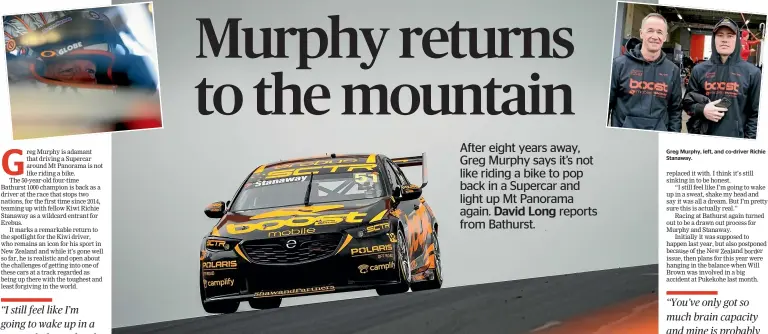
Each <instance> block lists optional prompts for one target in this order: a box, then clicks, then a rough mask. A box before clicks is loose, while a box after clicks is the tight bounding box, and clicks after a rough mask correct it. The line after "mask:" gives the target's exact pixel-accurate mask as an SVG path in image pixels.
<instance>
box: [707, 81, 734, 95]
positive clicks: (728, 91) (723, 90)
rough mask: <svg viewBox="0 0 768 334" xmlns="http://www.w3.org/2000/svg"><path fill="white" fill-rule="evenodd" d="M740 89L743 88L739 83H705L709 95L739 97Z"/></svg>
mask: <svg viewBox="0 0 768 334" xmlns="http://www.w3.org/2000/svg"><path fill="white" fill-rule="evenodd" d="M739 87H741V86H740V85H739V83H738V82H732V81H713V82H711V81H704V91H705V92H706V94H707V95H711V94H722V95H727V96H737V95H739Z"/></svg>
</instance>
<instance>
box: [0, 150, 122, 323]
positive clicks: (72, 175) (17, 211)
mask: <svg viewBox="0 0 768 334" xmlns="http://www.w3.org/2000/svg"><path fill="white" fill-rule="evenodd" d="M100 160H101V158H100V155H99V154H95V153H94V152H93V150H92V149H70V148H62V149H13V150H7V151H5V152H4V154H3V159H2V165H3V166H2V167H3V172H4V174H5V175H4V176H3V177H2V182H0V193H1V194H2V202H0V295H1V297H2V303H0V314H1V315H2V316H0V317H1V318H2V321H0V332H3V331H7V332H13V333H17V332H20V331H23V332H30V333H32V332H40V331H41V330H45V332H47V331H48V330H51V332H54V331H62V332H63V331H67V332H69V333H78V330H83V329H86V330H88V329H90V330H89V331H88V333H90V332H93V331H94V330H93V328H96V326H97V324H96V323H95V322H93V321H91V320H92V319H93V318H90V317H83V314H84V313H90V311H89V310H88V308H89V307H85V308H86V309H85V310H84V307H83V306H85V305H82V306H81V305H79V304H78V303H74V302H73V301H74V300H72V301H66V299H68V298H63V296H66V295H67V292H69V294H71V295H73V296H78V295H80V296H83V295H84V294H85V293H84V292H83V291H84V290H93V289H88V288H87V287H85V286H89V285H105V283H104V277H105V275H107V274H108V273H107V272H106V271H105V269H103V266H102V262H103V261H105V260H106V259H103V257H105V247H106V245H105V243H107V242H108V240H107V239H106V238H108V236H109V235H108V234H106V233H103V232H102V230H105V231H109V227H108V226H103V224H104V222H108V221H109V214H104V213H102V202H103V201H104V200H108V196H109V190H108V189H103V188H102V185H101V184H99V178H98V177H96V176H94V175H99V174H104V173H108V172H109V171H108V170H106V169H105V166H104V162H103V161H100ZM106 270H109V269H108V268H107V269H106ZM37 296H45V298H39V297H37ZM89 303H90V304H91V306H90V308H92V307H95V306H97V304H98V303H93V301H90V302H89ZM40 333H42V332H40ZM79 333H86V332H82V331H80V332H79Z"/></svg>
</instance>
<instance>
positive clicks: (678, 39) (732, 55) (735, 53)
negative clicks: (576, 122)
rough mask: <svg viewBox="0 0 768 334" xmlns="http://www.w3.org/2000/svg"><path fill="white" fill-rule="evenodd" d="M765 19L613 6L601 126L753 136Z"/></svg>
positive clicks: (640, 5)
mask: <svg viewBox="0 0 768 334" xmlns="http://www.w3.org/2000/svg"><path fill="white" fill-rule="evenodd" d="M765 24H766V15H765V14H756V13H740V12H727V11H720V10H716V9H707V8H687V7H670V6H658V5H652V4H645V3H632V2H619V3H618V5H617V12H616V30H615V34H614V47H613V51H612V52H613V64H612V70H611V77H610V85H609V86H610V98H609V99H610V100H609V102H608V121H607V126H608V127H613V128H623V129H634V130H647V131H659V132H680V133H689V134H698V135H709V136H720V137H732V138H746V139H756V138H757V129H758V111H759V109H760V108H759V107H760V87H761V82H760V81H761V77H762V68H763V58H765V57H764V56H763V54H764V53H766V50H765V49H764V47H763V44H764V42H765V32H766V27H765Z"/></svg>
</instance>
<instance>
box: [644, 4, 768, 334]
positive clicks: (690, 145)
mask: <svg viewBox="0 0 768 334" xmlns="http://www.w3.org/2000/svg"><path fill="white" fill-rule="evenodd" d="M659 4H660V5H667V6H679V7H692V8H702V9H712V10H721V11H732V12H744V13H759V14H766V13H768V2H767V1H748V0H731V1H713V0H695V1H694V0H673V1H668V0H666V1H660V2H659ZM745 16H748V15H746V14H745ZM752 26H753V25H751V27H752ZM737 47H739V46H737ZM760 47H762V50H763V53H764V52H766V51H768V50H766V48H765V43H763V44H761V45H760ZM762 58H763V60H765V59H766V58H765V56H764V55H763V57H762ZM765 81H766V76H765V73H763V79H762V82H763V85H762V88H763V89H762V92H763V94H761V95H762V98H761V101H760V106H761V107H762V109H764V108H765V106H766V105H768V101H766V98H765V96H766V94H765V87H766V85H765ZM766 123H768V120H766V118H765V117H764V116H760V119H759V122H758V125H759V128H758V135H757V138H758V140H757V141H754V140H745V139H729V138H710V137H706V136H695V135H688V134H666V133H665V134H661V137H660V140H659V155H660V158H659V173H660V177H659V247H660V250H659V298H660V299H659V321H660V326H659V333H665V332H666V330H667V329H668V328H676V327H677V328H679V327H680V326H679V325H680V324H675V325H671V324H666V323H665V321H664V320H665V316H666V314H668V313H670V312H673V310H672V309H671V307H670V304H669V303H668V302H666V299H667V297H668V296H666V295H665V293H666V291H668V290H716V291H719V296H718V299H733V298H738V299H743V298H751V301H752V304H751V307H750V308H749V309H733V310H730V311H728V312H727V313H734V312H737V311H738V313H742V314H744V313H747V312H752V313H757V314H760V315H761V317H762V316H765V312H764V311H765V309H766V305H768V303H766V302H765V300H766V297H765V296H768V293H766V292H768V283H766V282H768V281H767V280H768V275H765V270H761V271H760V273H761V274H762V277H760V279H761V280H762V281H763V284H761V285H760V286H757V285H754V284H750V285H728V284H727V283H717V284H690V283H666V282H665V277H666V275H665V274H666V262H665V257H666V251H665V248H664V245H665V243H666V241H667V240H672V239H673V238H674V235H672V234H668V233H666V232H665V226H664V222H665V221H667V220H670V219H674V213H666V212H665V211H664V208H665V206H666V204H665V201H666V197H665V195H664V194H665V193H666V192H667V191H674V187H673V186H671V185H667V184H665V180H666V177H664V174H665V173H666V172H667V171H672V170H686V169H688V168H689V167H690V168H692V169H702V168H704V166H706V168H708V169H721V170H730V169H734V168H738V169H739V170H746V169H755V173H756V176H755V177H754V178H752V182H754V183H763V184H765V183H766V180H767V179H768V178H767V177H766V175H768V173H766V172H765V166H766V160H767V158H766V157H760V156H741V157H738V156H727V157H726V156H710V157H706V156H694V157H693V160H692V161H690V162H684V161H670V162H668V161H665V160H664V158H665V156H666V154H665V152H666V150H667V149H713V150H714V149H734V148H740V149H747V150H748V149H750V148H764V149H765V148H768V146H767V145H766V142H768V132H767V131H766V130H765V127H766ZM764 209H765V208H763V210H761V212H765V210H764ZM748 212H753V210H750V211H748ZM755 213H757V212H755ZM751 231H752V233H753V235H755V236H756V237H755V238H756V239H761V240H764V239H765V238H766V235H768V233H766V232H768V228H766V227H765V226H757V227H754V228H752V229H751ZM758 236H759V237H758ZM763 256H764V255H763ZM753 272H754V271H753ZM680 297H681V298H682V299H687V298H688V297H690V296H680ZM712 297H713V296H703V297H701V298H698V297H694V299H701V300H704V299H712ZM675 311H677V313H680V310H675ZM685 311H686V310H683V313H684V312H685ZM687 311H690V312H691V314H693V310H687ZM710 311H711V310H710ZM760 311H763V312H760ZM700 312H702V311H700ZM703 313H709V312H703ZM718 313H723V312H721V311H719V310H718ZM710 325H712V323H704V322H699V323H694V322H689V323H686V324H685V326H686V328H695V327H696V326H698V327H700V328H709V327H708V326H710ZM756 325H757V326H758V328H760V329H762V331H761V332H765V331H766V330H767V329H768V321H766V320H763V321H758V323H757V324H756ZM740 327H741V328H743V327H744V326H743V325H742V326H740Z"/></svg>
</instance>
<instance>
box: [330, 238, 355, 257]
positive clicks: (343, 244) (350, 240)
mask: <svg viewBox="0 0 768 334" xmlns="http://www.w3.org/2000/svg"><path fill="white" fill-rule="evenodd" d="M350 242H352V236H351V235H349V234H347V238H346V239H344V243H342V244H341V247H339V250H337V251H336V254H339V253H341V251H343V250H344V248H346V247H347V245H349V243H350ZM336 254H334V255H336Z"/></svg>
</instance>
